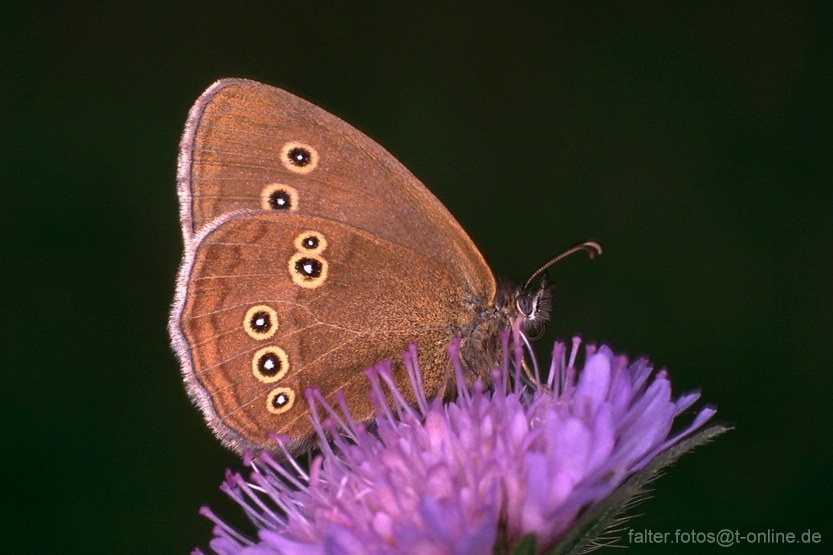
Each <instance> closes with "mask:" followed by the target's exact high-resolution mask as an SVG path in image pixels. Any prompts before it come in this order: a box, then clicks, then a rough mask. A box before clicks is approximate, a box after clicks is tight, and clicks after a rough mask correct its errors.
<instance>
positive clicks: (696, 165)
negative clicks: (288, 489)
mask: <svg viewBox="0 0 833 555" xmlns="http://www.w3.org/2000/svg"><path fill="white" fill-rule="evenodd" d="M695 5H696V7H695ZM256 6H257V5H255V4H248V3H245V2H243V3H234V4H232V5H230V6H220V5H219V4H216V5H215V4H211V3H206V2H194V3H191V4H179V5H177V6H173V7H172V6H168V4H167V3H158V4H145V6H144V7H141V8H139V7H136V8H132V9H130V8H126V7H124V6H116V5H113V4H110V3H105V2H100V3H96V2H82V3H73V4H69V3H67V4H66V5H51V6H50V5H38V4H33V3H27V4H25V7H23V5H22V4H21V6H18V7H15V6H14V5H10V4H4V7H3V8H0V52H2V54H1V55H2V65H0V77H2V80H1V81H0V90H2V92H0V109H2V122H0V126H1V127H0V153H2V154H0V160H2V201H3V208H4V210H3V211H4V215H3V216H2V219H1V220H0V222H2V223H1V224H0V225H1V226H2V228H0V232H2V241H3V259H2V262H0V266H1V267H2V269H1V270H0V275H1V276H2V292H3V301H2V314H3V321H4V330H3V338H4V339H3V348H2V356H3V360H2V371H3V373H4V376H5V385H4V386H3V387H2V396H3V397H2V398H3V401H2V404H0V407H2V408H1V409H0V410H2V413H0V416H2V419H3V423H4V426H3V436H4V437H3V445H4V447H3V457H2V460H3V465H4V473H3V475H4V480H3V482H4V484H3V486H2V488H0V491H2V499H3V505H4V506H5V507H7V509H6V510H5V511H4V513H5V516H4V525H3V531H4V532H3V534H2V536H3V537H2V540H0V545H2V546H3V547H2V548H0V549H2V551H4V552H20V551H25V552H46V551H49V550H60V551H63V552H84V553H93V552H125V553H128V552H135V553H183V552H185V551H187V550H188V549H190V548H191V547H192V546H194V545H196V544H202V545H205V544H206V543H207V540H208V538H209V530H210V525H209V524H208V522H207V521H205V520H203V519H202V518H201V517H199V516H198V515H197V509H198V507H199V506H200V505H201V504H204V503H210V504H212V506H215V507H216V508H217V509H218V510H219V511H220V512H221V513H222V514H225V515H235V514H236V512H235V511H234V510H233V509H232V508H231V507H230V506H229V505H227V504H226V503H224V502H223V501H222V500H221V499H222V495H221V494H220V493H219V492H218V491H217V487H218V485H219V483H220V481H221V479H222V476H223V471H224V469H225V468H226V467H228V466H231V467H234V468H239V463H238V461H237V459H236V457H234V456H233V455H231V454H230V453H228V452H226V451H225V450H224V449H223V448H222V447H220V446H219V445H218V443H217V442H216V441H215V440H214V439H213V437H212V436H211V435H210V433H209V432H208V431H207V429H206V428H205V426H204V425H203V423H202V420H201V417H200V416H199V414H198V413H197V411H196V410H195V409H193V408H192V407H191V406H190V404H189V402H188V400H187V398H186V395H185V392H184V390H183V387H182V384H181V382H180V378H179V368H178V366H177V363H176V362H175V360H174V357H173V355H172V354H171V352H170V350H169V348H168V337H167V332H166V329H165V325H166V319H167V311H168V306H169V303H170V301H171V297H172V294H173V281H174V275H175V272H176V268H177V264H178V262H179V257H180V249H181V239H180V235H179V223H178V219H177V205H176V196H175V158H176V153H177V143H178V141H179V135H180V133H181V131H182V127H183V124H184V121H185V117H186V114H187V111H188V109H189V107H190V105H191V103H192V102H193V101H194V100H195V99H196V98H197V96H198V95H199V94H200V93H201V92H202V90H203V89H204V88H205V87H207V86H208V85H209V84H210V83H211V82H212V81H214V80H215V79H217V78H220V77H227V76H240V77H249V78H253V79H257V80H261V81H264V82H267V83H271V84H274V85H278V86H281V87H284V88H286V89H288V90H290V91H293V92H295V93H296V94H298V95H301V96H303V97H304V98H307V99H309V100H311V101H313V102H315V103H317V104H319V105H321V106H323V107H324V108H326V109H328V110H330V111H332V112H334V113H335V114H337V115H339V116H341V117H343V118H344V119H346V120H347V121H349V122H351V123H353V124H354V125H355V126H357V127H358V128H360V129H362V130H364V131H365V132H366V133H368V134H369V135H370V136H372V137H374V138H375V139H376V140H378V141H379V142H380V143H381V144H383V145H385V146H386V147H387V148H388V149H389V150H390V151H391V152H392V153H393V154H394V155H395V156H397V157H398V158H399V159H400V160H401V161H402V162H403V163H404V164H405V165H406V166H408V167H409V168H410V169H411V170H412V171H413V172H414V173H415V174H416V175H417V176H419V177H420V178H421V179H422V180H423V181H424V182H425V183H426V184H427V185H428V187H429V188H430V189H431V190H432V191H433V192H434V193H435V194H436V195H437V196H438V197H439V198H440V199H441V200H442V201H443V202H444V203H445V204H446V205H447V206H448V208H449V209H450V210H451V212H452V213H454V214H455V215H456V216H457V217H458V219H459V221H460V222H461V224H462V225H463V227H464V228H466V229H467V230H468V231H469V233H470V234H471V236H472V238H473V239H474V240H475V242H476V243H477V244H478V245H479V246H480V248H481V249H482V251H483V253H484V255H485V256H486V258H487V260H489V261H490V264H491V265H492V267H493V268H494V270H495V273H496V274H498V275H501V276H505V277H509V278H513V279H515V280H521V279H523V278H524V277H525V276H526V275H527V274H528V273H529V272H531V271H532V270H534V269H535V268H536V267H537V266H538V265H539V264H541V263H543V262H544V261H545V260H546V259H547V258H548V257H550V256H552V255H553V254H555V253H557V252H559V251H560V250H561V249H563V248H565V247H566V246H569V245H571V244H573V243H575V242H577V241H580V240H585V239H596V240H599V241H601V242H602V243H603V244H604V246H605V249H606V253H605V255H604V256H603V257H602V258H600V259H598V260H596V261H593V262H592V263H588V262H586V261H584V260H581V258H580V257H577V258H575V259H573V260H570V261H567V262H565V263H563V264H561V265H559V266H558V267H556V268H555V269H554V271H553V272H552V273H551V275H552V276H553V277H554V278H555V279H556V281H557V298H556V304H555V315H554V322H553V324H552V325H551V326H550V328H549V334H548V336H547V338H546V339H545V341H546V343H549V342H551V341H552V339H553V338H555V337H569V336H570V335H571V334H573V333H577V332H578V333H581V334H582V335H583V336H584V337H586V338H587V339H591V340H596V341H606V342H609V343H610V344H611V345H612V346H613V347H614V348H615V349H617V350H620V351H624V352H626V353H628V354H630V355H634V356H635V355H639V354H643V353H645V354H648V355H650V356H651V357H652V358H653V360H655V361H656V362H657V363H658V364H659V365H667V366H668V367H669V368H670V371H671V374H672V377H673V380H674V385H675V388H676V391H677V392H682V391H684V390H688V389H691V388H697V387H701V388H702V389H703V391H704V399H706V400H708V401H709V402H712V403H716V404H717V405H718V407H719V419H720V420H721V421H722V422H725V423H728V424H731V425H733V426H735V427H736V429H735V431H733V432H731V433H730V434H729V435H727V436H725V437H723V438H721V439H720V440H718V441H717V442H716V443H714V444H712V445H710V446H707V447H704V448H702V449H700V450H699V451H698V452H696V453H695V454H693V455H689V456H687V457H686V458H684V459H683V460H682V461H681V462H679V463H678V464H677V465H676V466H675V467H673V468H672V469H670V471H669V472H668V474H667V476H665V477H664V478H662V479H661V480H660V481H659V482H658V483H657V484H656V492H655V495H654V497H653V499H652V500H651V501H649V502H647V503H645V504H643V505H642V506H641V507H640V508H639V510H638V511H637V512H644V513H646V514H645V515H644V516H641V517H639V518H638V519H637V520H635V521H633V522H632V525H633V526H634V527H636V528H640V529H641V528H652V529H654V530H657V531H672V532H673V531H674V530H675V529H677V528H681V529H684V530H692V529H693V530H696V531H716V530H718V529H720V528H724V527H728V528H733V529H739V530H741V531H742V532H747V531H763V530H767V529H773V530H776V531H793V532H799V533H800V532H801V531H804V530H807V529H812V530H814V531H818V532H821V533H822V540H823V542H824V543H823V545H827V546H828V548H829V545H830V544H831V543H833V526H831V524H830V517H829V514H830V501H831V479H830V468H831V462H833V461H831V459H833V457H831V451H830V448H831V442H830V439H831V438H830V435H831V434H830V426H831V411H830V408H829V406H830V397H831V391H833V387H831V386H833V367H832V366H831V360H833V357H832V356H831V355H833V349H832V348H831V346H832V345H833V335H832V334H833V325H831V324H832V323H831V319H833V317H832V316H831V310H833V234H831V231H833V220H832V219H831V208H833V193H832V192H831V191H832V190H833V188H832V187H831V185H833V156H831V154H832V153H833V110H832V109H831V106H833V95H832V94H831V87H833V56H831V49H830V46H831V41H830V38H829V37H830V35H831V30H833V5H831V3H830V2H816V3H806V2H805V3H801V2H781V3H778V2H776V3H757V2H748V3H744V2H713V3H705V4H703V3H692V5H691V6H689V5H688V4H687V3H686V4H680V3H677V4H675V5H673V7H672V6H669V5H667V4H666V3H664V2H653V3H637V4H628V6H629V7H622V6H619V7H609V6H604V7H603V6H596V7H593V8H591V7H588V6H585V5H583V4H578V6H580V7H576V6H566V5H554V6H546V7H545V6H544V5H539V6H537V7H535V8H525V7H520V6H518V5H516V4H512V5H511V6H510V5H509V4H507V5H505V6H498V5H493V6H491V7H488V8H487V7H485V6H483V5H481V4H475V3H471V4H469V7H468V8H467V9H466V8H463V7H462V5H461V6H459V7H457V8H456V9H445V8H443V9H440V8H437V7H429V6H427V5H426V4H424V3H411V4H408V5H401V4H399V3H397V4H396V5H395V6H388V5H385V4H373V5H359V4H347V3H344V4H337V5H335V4H334V5H331V4H328V3H318V2H312V3H307V2H282V3H273V6H272V7H271V8H270V9H268V10H263V9H262V8H260V7H256ZM336 6H337V7H336ZM475 6H478V7H477V9H475ZM543 351H546V349H543ZM9 511H11V514H10V512H9ZM625 543H627V542H625ZM7 547H10V548H11V550H9V549H7ZM633 547H634V549H637V548H638V546H633ZM759 547H760V546H759ZM666 548H667V546H666ZM707 548H708V546H705V547H704V546H700V547H699V548H694V547H691V548H687V549H678V550H679V551H682V552H691V553H693V552H701V551H704V550H706V549H707ZM809 549H810V548H808V547H800V548H795V547H794V548H793V549H789V548H786V547H778V546H770V550H771V551H776V552H778V551H783V552H788V551H807V550H809ZM712 550H717V548H712ZM816 550H818V549H816ZM654 551H659V549H658V548H654ZM740 551H745V549H743V548H734V549H733V551H732V552H740Z"/></svg>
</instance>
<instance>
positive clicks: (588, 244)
mask: <svg viewBox="0 0 833 555" xmlns="http://www.w3.org/2000/svg"><path fill="white" fill-rule="evenodd" d="M579 251H587V254H588V255H589V256H590V259H591V260H592V259H594V258H596V257H597V256H601V254H602V246H601V245H600V244H598V243H597V242H595V241H585V242H584V243H581V244H580V245H576V246H575V247H571V248H569V249H567V250H566V251H564V252H562V253H561V254H559V255H558V256H556V257H555V258H553V259H552V260H550V261H549V262H547V263H546V264H544V265H543V266H541V267H540V268H538V269H537V270H535V272H534V273H533V274H532V275H531V276H529V279H528V280H526V284H525V285H524V287H529V284H530V283H532V281H533V280H534V279H535V278H537V277H538V276H540V275H541V274H543V273H544V272H546V271H547V268H549V267H550V266H552V265H553V264H555V263H556V262H558V261H559V260H561V259H563V258H567V257H568V256H570V255H571V254H575V253H577V252H579Z"/></svg>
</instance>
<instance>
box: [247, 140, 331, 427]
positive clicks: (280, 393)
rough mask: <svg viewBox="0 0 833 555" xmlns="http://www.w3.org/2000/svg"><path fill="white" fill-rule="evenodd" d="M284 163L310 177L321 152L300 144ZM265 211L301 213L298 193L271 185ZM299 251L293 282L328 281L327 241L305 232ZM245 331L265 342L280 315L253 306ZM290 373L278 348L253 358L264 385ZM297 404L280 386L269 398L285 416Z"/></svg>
mask: <svg viewBox="0 0 833 555" xmlns="http://www.w3.org/2000/svg"><path fill="white" fill-rule="evenodd" d="M280 161H281V164H283V166H284V168H286V169H287V170H289V171H290V172H292V173H296V174H301V175H303V174H307V173H309V172H311V171H312V170H314V169H315V168H316V167H317V166H318V151H317V150H315V149H314V148H312V147H311V146H309V145H307V144H304V143H300V142H297V141H290V142H288V143H286V144H285V145H283V147H282V148H281V154H280ZM260 206H261V208H263V209H264V210H298V191H297V190H296V189H295V188H294V187H290V186H289V185H285V184H283V183H269V184H267V185H266V186H265V187H264V188H263V189H262V190H261V193H260ZM294 244H295V248H296V249H298V251H299V252H296V253H295V255H293V256H292V258H291V259H290V261H289V273H290V276H291V277H292V281H294V282H295V283H296V284H298V285H300V286H301V287H305V288H315V287H318V286H320V285H321V284H322V283H324V280H326V278H327V261H326V260H324V258H322V257H321V256H319V255H320V253H321V252H322V251H323V250H324V249H326V248H327V240H326V239H324V236H323V235H321V234H320V233H318V232H315V231H308V232H304V233H302V234H301V235H299V236H298V237H296V238H295V241H294ZM243 329H244V330H245V331H246V333H247V334H248V335H249V337H251V338H252V339H255V340H258V341H264V340H266V339H269V338H271V337H272V336H273V335H275V332H277V331H278V314H277V312H276V311H275V310H274V309H273V308H272V307H269V306H266V305H256V306H253V307H251V308H250V309H249V310H248V311H247V312H246V316H245V318H244V319H243ZM288 371H289V357H288V356H287V354H286V351H284V350H283V349H281V348H280V347H278V346H276V345H270V346H268V347H264V348H262V349H260V350H258V351H257V352H256V353H255V355H254V356H253V357H252V373H253V374H254V376H255V378H257V379H258V380H259V381H261V382H263V383H275V382H277V381H279V380H280V379H281V378H283V377H284V376H285V375H286V373H287V372H288ZM294 404H295V392H294V391H293V390H292V389H291V388H289V387H276V388H275V389H273V390H272V391H270V392H269V394H268V395H267V396H266V409H267V410H268V411H269V412H271V413H272V414H281V413H284V412H286V411H288V410H289V409H291V408H292V406H293V405H294Z"/></svg>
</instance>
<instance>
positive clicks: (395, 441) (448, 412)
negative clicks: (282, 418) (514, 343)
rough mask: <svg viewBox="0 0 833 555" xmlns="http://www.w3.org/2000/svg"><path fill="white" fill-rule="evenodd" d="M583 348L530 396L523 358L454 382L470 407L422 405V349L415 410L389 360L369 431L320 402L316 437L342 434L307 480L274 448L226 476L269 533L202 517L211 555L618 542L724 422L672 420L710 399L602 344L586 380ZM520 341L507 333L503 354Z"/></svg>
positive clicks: (460, 402) (539, 548)
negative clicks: (611, 536)
mask: <svg viewBox="0 0 833 555" xmlns="http://www.w3.org/2000/svg"><path fill="white" fill-rule="evenodd" d="M579 345H580V341H579V340H578V339H574V340H573V345H572V348H571V349H570V350H569V353H568V349H567V348H566V346H565V345H564V344H561V343H557V344H556V345H555V348H554V351H553V358H552V365H551V368H550V372H549V375H548V378H547V380H546V381H545V382H543V383H541V382H540V380H538V385H534V386H531V385H529V380H526V385H524V383H525V382H524V380H522V379H521V376H520V375H519V374H520V371H519V370H518V368H520V364H519V361H520V354H519V349H517V348H515V350H514V352H515V353H516V357H515V364H514V366H513V367H510V365H508V364H504V366H503V368H502V369H499V370H496V371H495V372H494V373H493V378H494V383H493V384H492V385H491V386H490V387H489V388H486V387H484V386H483V384H480V383H477V384H475V386H474V387H473V388H472V390H471V391H469V390H467V389H466V388H465V387H464V386H462V385H458V397H457V398H456V399H455V400H454V401H453V402H450V403H445V404H443V403H441V402H440V401H438V400H428V399H426V398H425V395H424V393H423V392H422V390H421V388H420V386H419V383H420V380H419V370H418V367H417V363H416V350H415V349H414V348H412V349H411V350H410V351H409V352H407V353H405V355H404V357H405V364H406V366H407V368H408V371H409V373H410V375H411V382H412V384H413V387H414V390H415V391H416V394H417V399H418V402H417V404H416V406H409V405H408V404H407V403H406V402H405V401H404V400H403V396H402V395H401V394H400V393H399V391H398V390H397V389H396V387H395V386H394V385H393V382H392V380H391V379H390V364H389V363H388V364H381V365H379V366H378V367H376V368H374V369H370V370H369V371H368V372H367V375H368V378H369V379H370V381H371V384H372V391H373V397H374V402H375V403H376V405H377V414H378V416H377V417H376V420H375V426H374V427H373V429H372V431H371V430H369V429H368V427H367V426H365V425H364V424H361V423H357V422H355V421H353V420H352V418H351V417H350V415H349V412H348V411H347V410H346V405H345V404H344V401H343V399H338V401H337V407H333V406H330V405H329V404H328V403H326V402H325V401H324V400H323V399H322V398H321V395H320V394H319V393H318V392H316V391H310V392H308V393H307V399H308V401H309V402H310V403H311V406H312V407H313V409H314V410H313V415H314V416H313V420H314V425H315V426H316V429H317V431H318V433H319V437H320V438H326V437H327V436H330V437H333V438H334V439H333V440H332V442H331V443H328V442H327V441H326V439H321V440H320V441H319V444H320V449H321V453H322V454H321V455H320V456H318V457H316V458H315V459H313V461H312V463H311V465H310V469H309V471H305V470H304V469H302V467H301V466H299V465H298V464H297V463H296V462H294V461H292V460H290V461H289V462H288V463H283V464H281V463H278V462H276V460H275V459H274V458H272V457H271V456H270V455H269V454H265V453H264V454H260V455H258V456H257V457H256V458H254V459H252V460H248V461H247V463H248V464H250V465H251V467H252V469H253V470H252V473H251V475H250V478H249V480H248V481H247V480H244V479H243V477H241V476H240V475H239V474H229V475H228V477H227V480H226V482H225V484H224V486H223V487H224V489H225V491H226V492H227V493H228V494H229V495H230V496H231V497H232V498H234V499H235V500H236V501H237V502H238V503H239V504H240V505H241V506H242V507H243V508H244V509H245V511H246V512H247V514H248V516H249V518H250V519H251V520H252V522H253V523H254V524H255V526H256V527H257V529H258V532H257V539H256V540H250V539H247V538H245V537H244V536H243V535H241V534H240V533H238V532H237V531H235V530H234V529H232V528H231V527H229V526H228V525H226V524H225V523H224V522H223V521H222V520H220V519H219V518H217V517H216V516H214V514H213V513H212V512H211V511H210V510H209V509H207V508H204V509H203V514H205V515H206V516H208V517H209V518H210V519H211V520H213V521H214V523H215V529H214V534H215V537H214V539H213V540H212V542H211V549H212V550H214V551H215V552H217V553H223V554H226V553H245V554H275V553H282V554H295V553H299V554H300V553H303V554H364V553H379V554H389V553H390V554H392V553H419V554H423V553H425V554H434V553H436V554H445V553H449V554H452V553H453V554H471V555H478V554H482V553H492V552H493V551H494V552H512V551H513V550H517V551H515V552H522V553H536V552H537V553H541V552H550V551H551V550H553V549H561V548H564V549H567V548H572V547H575V546H582V547H585V548H592V547H594V546H595V545H598V544H599V543H600V542H604V541H607V540H606V539H605V538H599V537H598V534H600V533H602V532H604V530H605V529H606V528H607V527H608V525H614V524H616V523H617V521H616V520H615V519H614V518H613V517H612V516H611V515H612V514H615V513H616V512H617V509H621V508H624V507H626V506H627V505H628V503H629V502H630V501H631V500H632V499H633V498H634V496H635V495H638V494H639V493H641V492H642V490H641V486H642V485H643V484H644V483H645V482H646V481H647V480H648V479H650V477H651V476H653V475H655V473H656V471H657V470H658V469H659V467H661V466H664V465H665V464H667V463H668V462H670V460H671V459H674V458H676V457H677V456H679V455H680V454H681V453H682V452H683V451H685V450H687V449H690V448H692V447H693V446H694V445H696V444H700V443H703V442H704V441H706V440H707V439H709V438H711V437H714V435H716V434H718V433H720V432H721V431H723V428H720V427H719V426H715V427H712V428H709V429H707V430H703V431H700V432H698V433H697V434H695V435H693V436H692V437H690V438H688V439H687V440H686V441H681V440H682V439H683V438H685V437H686V436H689V435H690V434H692V432H694V431H695V430H698V429H699V428H701V427H702V426H703V424H704V423H705V422H706V421H707V420H708V419H709V418H711V416H712V415H714V413H715V410H714V409H713V408H708V407H706V408H702V409H701V410H700V411H699V412H697V413H696V415H695V416H694V418H693V420H692V421H691V422H689V423H688V425H686V426H683V427H682V428H680V427H679V426H675V418H676V417H677V416H679V415H680V413H682V412H683V411H685V410H686V409H688V408H690V407H691V406H692V405H693V404H694V402H695V401H696V400H697V399H698V398H699V394H698V393H689V394H686V395H682V396H680V397H679V398H677V399H676V400H675V399H672V397H671V384H670V383H669V381H668V376H667V373H666V372H665V371H660V372H657V373H654V372H653V370H652V368H651V367H650V366H649V363H648V361H646V360H638V361H636V362H634V363H631V364H629V363H628V361H627V359H626V358H625V357H622V356H616V355H614V354H613V353H612V352H611V350H610V349H609V348H607V347H604V346H603V347H601V348H599V349H595V348H594V347H592V346H591V347H586V349H585V351H586V362H585V364H584V368H583V369H582V370H581V371H578V370H577V369H576V368H575V359H576V356H577V354H578V352H579ZM508 347H509V341H508V339H504V351H503V352H510V351H509V350H508ZM456 349H457V346H456V345H453V346H452V349H451V357H452V361H453V362H454V364H455V369H456V374H457V383H458V384H463V383H464V380H463V379H462V375H461V369H460V365H459V361H458V357H457V350H456ZM510 374H514V375H513V376H510ZM510 384H514V385H510ZM386 390H387V391H388V392H389V394H388V395H387V396H386V394H385V391H386ZM386 397H391V398H392V399H393V402H392V403H389V402H388V401H386V400H385V399H386ZM675 428H679V429H676V430H675ZM591 536H592V537H591Z"/></svg>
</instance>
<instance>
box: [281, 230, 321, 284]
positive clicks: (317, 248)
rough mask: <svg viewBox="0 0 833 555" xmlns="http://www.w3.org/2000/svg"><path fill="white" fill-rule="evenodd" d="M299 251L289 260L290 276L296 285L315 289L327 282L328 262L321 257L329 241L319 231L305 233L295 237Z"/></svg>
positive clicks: (295, 243)
mask: <svg viewBox="0 0 833 555" xmlns="http://www.w3.org/2000/svg"><path fill="white" fill-rule="evenodd" d="M294 245H295V248H296V249H298V251H297V252H296V253H295V254H293V255H292V256H291V257H290V259H289V276H290V277H291V278H292V281H293V282H294V283H295V285H299V286H301V287H303V288H305V289H315V288H317V287H321V286H322V285H324V282H325V281H327V268H328V264H327V260H326V259H325V258H324V257H323V256H321V253H322V252H323V251H324V249H326V248H327V239H325V238H324V235H322V234H321V233H319V232H317V231H304V232H303V233H300V234H299V235H298V236H297V237H295V241H294Z"/></svg>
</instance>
